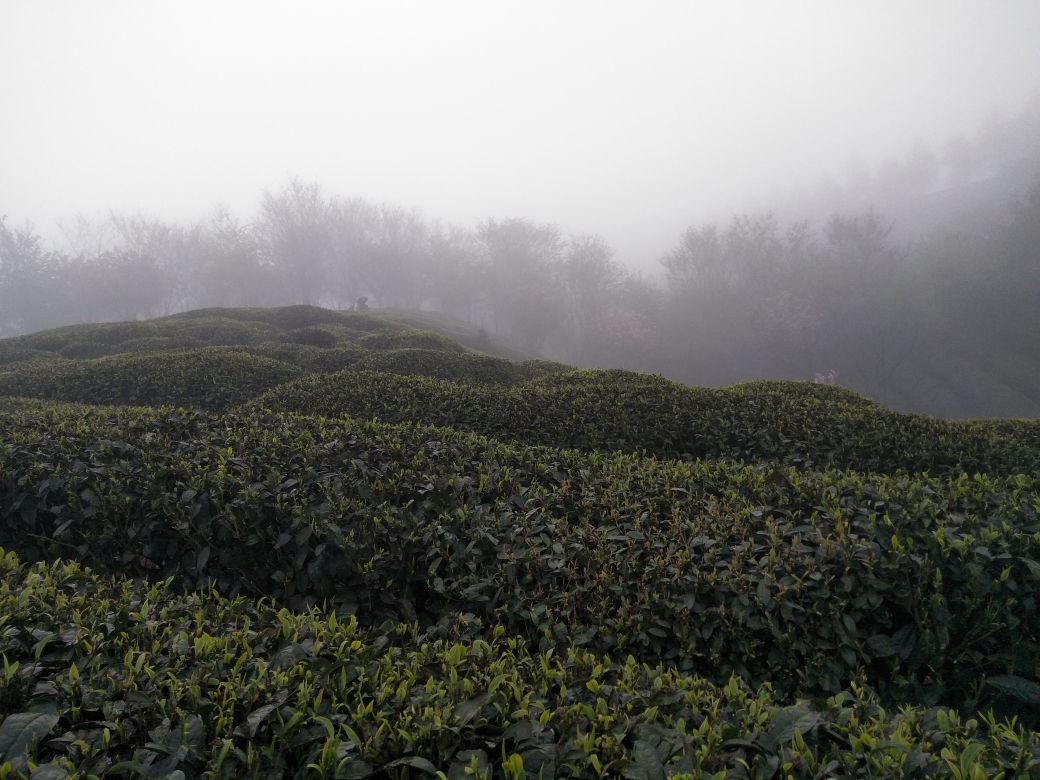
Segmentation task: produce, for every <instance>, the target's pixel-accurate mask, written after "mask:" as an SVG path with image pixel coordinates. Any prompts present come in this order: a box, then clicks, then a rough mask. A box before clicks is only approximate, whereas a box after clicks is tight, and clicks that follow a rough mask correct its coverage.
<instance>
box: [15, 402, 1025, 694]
mask: <svg viewBox="0 0 1040 780" xmlns="http://www.w3.org/2000/svg"><path fill="white" fill-rule="evenodd" d="M0 430H3V431H4V434H3V439H2V440H0V446H2V450H0V465H2V471H0V507H2V510H0V529H2V534H0V543H2V544H4V545H5V546H8V547H11V548H14V549H17V550H19V551H20V552H21V554H23V555H25V556H27V557H28V558H30V559H32V560H35V559H39V558H48V559H53V558H55V557H70V556H74V557H77V558H81V559H82V560H84V561H85V562H87V563H88V564H89V565H91V566H93V567H96V568H99V569H101V570H103V571H110V572H114V573H116V572H118V573H125V574H126V575H127V576H135V577H136V576H142V577H154V578H159V579H165V578H168V577H173V578H174V583H175V584H176V586H177V587H180V588H182V589H196V588H205V587H208V586H211V585H216V586H217V587H218V588H219V589H220V590H221V591H222V592H225V593H229V594H232V595H233V594H235V593H239V592H248V593H252V594H257V595H269V596H272V597H274V598H277V599H279V600H282V601H284V602H285V603H287V604H289V605H290V606H292V607H294V608H302V607H305V606H307V605H310V604H315V603H322V602H323V601H326V600H327V601H328V602H329V603H332V604H339V605H341V606H342V607H344V608H348V609H349V610H351V611H353V610H356V611H357V613H358V615H359V616H360V617H361V619H362V621H363V622H365V623H366V624H372V625H378V624H379V623H381V622H382V621H383V620H385V619H387V618H392V619H406V620H412V619H418V620H419V621H420V624H421V625H428V624H431V623H436V622H438V621H439V620H441V619H442V618H444V617H445V616H447V615H449V614H451V613H453V612H455V611H462V612H471V613H473V614H476V615H480V616H483V617H484V618H486V619H487V620H488V621H490V622H492V623H501V624H503V625H505V626H506V627H507V629H508V630H509V631H510V632H517V633H522V634H523V635H525V636H527V637H530V638H531V639H532V641H537V640H538V639H539V638H540V637H542V636H543V635H545V636H549V637H551V638H554V641H561V640H566V639H567V638H570V640H572V641H574V642H576V643H579V644H583V645H588V646H589V647H590V648H595V649H597V650H599V651H609V652H622V653H626V654H627V653H632V654H633V655H635V656H636V657H637V658H639V659H641V660H647V661H651V662H656V661H659V660H665V661H667V662H669V663H670V664H674V665H676V666H677V667H678V668H680V669H684V670H691V671H695V672H697V673H698V674H701V675H704V676H705V677H708V678H710V679H714V680H716V681H719V682H724V681H725V679H726V678H727V677H728V676H729V674H730V673H737V674H739V675H740V676H742V677H746V678H747V679H749V680H751V681H753V682H754V683H756V684H757V683H761V682H765V681H772V682H774V684H775V685H776V687H777V689H778V691H780V692H782V693H784V694H785V695H790V694H791V693H792V692H793V691H795V690H802V691H806V692H812V693H818V694H821V695H822V694H827V693H833V692H835V691H837V690H839V689H840V688H841V687H843V686H845V685H846V684H848V682H849V681H851V680H854V679H859V678H865V679H867V680H868V681H870V683H871V684H872V685H873V686H875V687H876V688H877V689H878V690H879V691H881V692H882V694H883V695H884V696H885V697H886V698H888V699H892V700H911V701H918V702H924V703H933V702H936V701H941V702H945V703H947V704H954V705H957V706H961V705H965V706H968V707H971V706H974V705H975V704H977V703H979V702H980V701H992V700H993V698H994V696H995V695H996V693H997V692H996V691H995V690H994V691H991V690H988V689H981V688H980V687H979V686H981V685H982V683H983V681H984V679H985V677H986V676H989V675H1006V674H1012V675H1016V676H1019V677H1022V678H1024V679H1036V678H1037V677H1038V676H1040V675H1037V665H1038V663H1040V651H1038V644H1037V643H1038V640H1040V637H1038V632H1040V619H1038V617H1037V614H1036V609H1037V598H1038V597H1040V565H1038V564H1037V563H1036V561H1037V560H1038V556H1040V521H1038V519H1037V511H1038V509H1040V496H1038V491H1040V483H1038V482H1037V480H1036V478H1035V477H1026V476H1022V475H1019V476H1016V477H1007V478H987V477H981V476H980V477H976V478H973V479H969V478H967V477H964V476H961V477H958V478H953V479H938V478H931V479H924V478H910V477H895V478H893V477H883V476H869V477H864V476H862V475H856V474H852V473H840V472H838V473H827V474H820V473H800V472H798V471H795V470H793V469H790V468H787V469H782V468H780V469H778V468H773V467H752V466H740V465H736V464H728V463H725V462H718V463H706V462H701V463H695V464H691V463H682V462H678V461H668V462H657V461H653V460H648V459H645V458H640V457H637V456H626V455H611V456H606V455H596V454H591V455H582V454H579V453H575V452H561V451H555V450H549V449H538V448H527V447H519V448H516V447H508V446H506V445H502V444H498V443H495V442H492V441H488V440H485V439H481V438H477V437H468V436H465V435H462V434H459V433H453V432H451V431H443V430H442V431H437V430H432V429H427V428H407V427H406V428H401V427H392V426H380V425H375V424H372V423H367V424H365V423H356V422H350V421H345V422H340V423H330V422H327V421H323V420H315V419H308V418H291V417H289V418H284V417H276V416H270V417H267V418H265V419H262V420H261V419H255V418H248V417H235V416H222V417H217V416H205V415H201V414H186V413H181V412H169V411H148V410H139V411H137V410H126V411H121V412H118V413H115V414H113V413H109V412H104V411H100V410H99V411H93V412H87V411H85V410H84V409H83V408H76V409H63V408H62V407H53V408H51V407H41V408H39V409H38V410H37V411H35V412H33V411H31V410H28V409H27V408H26V407H25V406H24V404H23V405H22V407H21V410H20V411H11V412H8V413H7V414H6V415H5V416H4V417H3V421H2V424H0ZM546 632H548V633H547V634H546ZM1027 709H1028V708H1027Z"/></svg>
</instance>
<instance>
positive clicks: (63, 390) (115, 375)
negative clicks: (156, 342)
mask: <svg viewBox="0 0 1040 780" xmlns="http://www.w3.org/2000/svg"><path fill="white" fill-rule="evenodd" d="M301 373H302V372H301V371H300V369H298V368H296V367H294V366H291V365H288V364H286V363H281V362H278V361H274V360H270V359H268V358H263V357H257V356H254V355H249V354H245V353H243V352H239V351H236V350H233V349H227V348H222V347H210V348H207V349H196V350H179V351H172V352H155V353H146V354H140V355H139V354H130V355H114V356H111V357H105V358H99V359H97V360H56V361H47V362H33V363H27V364H24V363H23V364H20V365H18V366H16V367H15V368H14V370H13V371H9V372H7V373H2V374H0V396H27V397H31V398H44V399H53V400H61V401H74V402H77V403H86V404H131V405H137V406H146V405H158V404H173V405H178V406H187V407H196V406H197V407H201V408H206V409H226V408H228V407H232V406H236V405H238V404H241V403H242V402H244V401H246V400H248V399H250V398H254V397H256V396H257V395H259V394H261V393H263V392H264V391H265V390H268V389H270V388H273V387H276V386H278V385H280V384H283V383H284V382H287V381H289V380H290V379H293V378H295V377H298V376H300V375H301Z"/></svg>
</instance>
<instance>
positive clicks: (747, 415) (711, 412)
mask: <svg viewBox="0 0 1040 780" xmlns="http://www.w3.org/2000/svg"><path fill="white" fill-rule="evenodd" d="M374 360H375V361H376V363H377V364H379V361H381V360H385V361H387V362H390V361H391V360H392V358H383V357H377V358H375V359H374ZM413 361H414V359H413ZM363 365H365V364H364V363H362V362H359V363H358V364H356V366H355V368H356V367H360V366H363ZM444 365H445V366H446V368H445V369H444V370H443V373H446V374H447V373H451V371H452V369H451V368H448V367H451V366H452V365H453V364H452V361H451V359H448V360H446V361H445V363H444ZM455 365H458V364H457V363H456V364H455ZM514 365H515V364H514ZM523 365H524V364H519V366H518V367H517V368H516V369H513V370H522V366H523ZM248 408H249V409H252V410H254V411H257V410H262V409H270V410H273V411H285V412H300V413H303V414H317V415H322V416H326V417H336V416H339V415H341V414H349V415H352V416H356V417H362V418H378V419H380V420H384V421H387V422H405V421H415V422H423V423H427V424H430V425H439V426H451V427H455V428H460V429H462V430H468V431H474V432H477V433H482V434H486V435H489V436H494V437H496V438H500V439H508V440H512V441H518V442H523V443H526V444H546V445H554V446H560V447H571V448H575V449H581V450H605V451H616V450H621V451H623V452H645V453H647V454H649V455H653V456H656V457H659V458H677V457H686V458H719V457H724V458H733V459H740V460H745V461H773V462H779V463H785V464H791V465H795V466H798V467H800V468H851V469H855V470H857V471H863V472H881V473H896V472H899V471H908V472H924V471H928V472H931V473H968V474H974V473H976V472H981V473H996V474H1013V473H1033V472H1036V471H1037V470H1040V421H1037V420H1015V421H1011V420H1006V421H967V422H953V421H947V420H939V419H936V418H931V417H924V416H921V415H909V414H900V413H898V412H893V411H891V410H888V409H885V408H884V407H882V406H880V405H878V404H876V403H874V402H872V401H869V400H867V399H865V398H863V397H862V396H859V395H857V394H856V393H853V392H851V391H849V390H844V389H842V388H837V387H832V386H826V385H816V384H811V383H808V382H774V381H761V382H747V383H744V384H739V385H734V386H732V387H726V388H719V389H712V388H692V387H686V386H684V385H680V384H678V383H676V382H671V381H669V380H667V379H664V378H662V377H657V376H650V375H646V374H638V373H636V372H632V371H604V370H587V371H569V372H555V373H547V374H546V375H544V376H541V377H538V378H535V379H533V380H530V381H528V382H526V383H522V384H519V385H516V386H513V387H509V388H505V387H482V386H479V385H474V384H469V383H465V382H452V381H445V380H442V379H437V378H431V377H422V376H393V375H390V374H386V373H377V372H358V371H348V372H344V373H339V374H334V375H331V376H308V377H304V378H302V379H299V380H296V381H294V382H290V383H287V384H285V385H283V386H280V387H277V388H275V389H273V390H271V391H270V392H269V393H267V394H266V395H264V396H262V397H260V398H259V399H257V400H256V401H254V402H253V403H251V404H250V405H249V407H248Z"/></svg>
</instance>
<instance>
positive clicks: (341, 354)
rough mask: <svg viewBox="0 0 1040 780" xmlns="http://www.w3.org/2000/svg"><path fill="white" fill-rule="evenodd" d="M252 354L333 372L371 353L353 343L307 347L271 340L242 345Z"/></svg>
mask: <svg viewBox="0 0 1040 780" xmlns="http://www.w3.org/2000/svg"><path fill="white" fill-rule="evenodd" d="M241 350H242V351H243V352H248V353H249V354H250V355H259V356H260V357H266V358H270V359H271V360H280V361H282V362H283V363H291V364H292V365H294V366H299V367H300V368H302V369H303V370H304V371H307V372H309V373H311V372H313V373H319V374H332V373H335V372H336V371H342V370H343V369H345V368H348V367H350V366H353V365H354V364H355V363H357V361H358V360H360V359H361V358H363V357H366V356H368V355H371V354H372V353H370V352H369V351H368V350H366V349H362V348H361V347H357V346H353V345H345V346H340V347H330V348H328V349H326V348H324V347H307V346H300V345H297V344H283V343H276V342H271V343H268V344H260V345H259V346H256V347H242V348H241Z"/></svg>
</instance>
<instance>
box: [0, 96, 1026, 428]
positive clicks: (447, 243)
mask: <svg viewBox="0 0 1040 780" xmlns="http://www.w3.org/2000/svg"><path fill="white" fill-rule="evenodd" d="M1038 176H1040V105H1034V106H1033V107H1031V108H1030V109H1029V110H1027V111H1025V112H1024V113H1023V114H1021V115H1020V116H1018V117H1014V118H1012V119H1010V120H1005V121H1004V122H1003V123H1000V122H991V123H990V124H988V125H987V126H985V127H984V128H983V129H982V130H981V131H980V132H979V134H978V135H977V136H976V137H975V138H974V139H971V140H965V139H959V140H957V141H955V142H952V143H951V145H950V146H949V148H948V149H946V150H945V151H944V152H942V153H937V152H934V151H932V150H930V149H928V148H927V147H924V146H922V145H920V144H918V145H915V146H914V147H913V148H912V149H911V150H910V152H909V153H908V154H907V155H906V156H905V158H904V159H903V160H897V161H892V162H890V163H886V164H885V165H883V166H881V167H880V168H879V169H878V171H877V173H876V175H873V176H871V175H868V174H862V175H860V176H859V177H858V178H857V177H856V176H853V177H851V178H849V179H847V180H846V181H844V182H841V183H837V182H833V181H832V182H829V183H825V184H824V185H821V186H820V187H819V188H818V189H817V190H816V191H814V192H812V193H809V194H802V195H798V196H792V197H791V198H790V199H788V201H786V202H784V203H783V204H781V207H780V208H779V210H778V211H776V212H769V211H761V212H753V213H747V214H741V215H738V216H734V217H733V218H732V219H731V220H729V221H728V222H722V223H710V224H697V225H692V226H691V227H689V229H687V230H686V231H685V232H684V233H683V234H682V235H681V236H679V237H677V242H676V244H675V246H674V248H673V249H672V250H671V251H669V252H668V253H667V254H666V255H665V256H664V257H662V258H660V262H661V264H662V268H663V271H664V276H663V280H652V279H650V278H648V277H646V276H644V275H641V274H639V273H636V272H634V271H632V270H631V269H629V268H627V267H625V266H624V265H622V264H621V263H620V262H618V261H617V260H616V259H615V257H614V253H613V250H612V249H611V247H610V245H609V243H608V242H607V240H606V239H604V238H603V237H601V236H596V235H574V236H567V235H564V234H563V233H562V232H561V231H560V229H559V228H558V227H557V226H556V225H554V224H546V223H540V222H536V221H532V220H529V219H522V218H508V219H502V218H488V219H486V220H484V221H482V222H479V223H478V224H477V225H476V226H475V227H473V228H472V229H467V228H463V227H458V226H449V225H444V224H441V223H439V222H437V221H431V220H429V219H427V218H425V217H424V216H423V215H422V214H421V213H420V212H418V211H416V210H408V209H405V208H401V207H396V206H388V205H378V204H375V203H372V202H370V201H367V200H365V199H363V198H358V197H353V198H345V197H341V196H338V195H335V194H331V193H327V192H325V191H324V190H323V188H322V187H321V185H320V184H318V183H312V182H305V181H301V180H298V179H293V180H290V181H289V182H288V183H287V184H285V185H284V186H283V187H281V188H276V189H272V190H268V191H265V192H263V193H262V195H261V197H260V201H259V207H258V209H257V211H256V213H255V214H254V215H253V216H252V218H251V219H249V220H248V221H242V220H239V219H237V218H236V217H234V216H232V215H230V214H229V213H227V212H226V211H225V210H221V209H218V210H216V211H214V212H213V213H212V214H210V215H209V216H208V217H207V218H205V219H203V220H201V221H199V222H196V223H192V224H171V223H167V222H164V221H162V220H159V219H153V218H149V217H146V216H143V215H139V214H138V215H112V216H110V217H109V218H107V219H105V220H103V221H100V222H90V221H88V220H83V219H80V220H79V221H77V222H75V223H73V224H70V225H66V229H65V238H66V240H65V242H64V243H63V244H61V245H60V246H55V247H49V246H47V245H45V243H44V241H43V240H42V239H41V238H40V236H39V235H38V234H37V233H36V232H35V231H34V229H33V227H32V226H31V225H26V226H18V225H13V224H10V222H9V221H6V220H4V221H0V337H6V336H11V335H17V334H20V333H27V332H32V331H36V330H40V329H43V328H49V327H55V326H61V325H67V324H73V323H80V322H89V321H109V320H127V319H140V318H148V317H155V316H161V315H166V314H170V313H173V312H177V311H183V310H186V309H193V308H202V307H213V306H275V305H284V304H315V305H321V306H326V307H330V308H336V309H345V308H349V307H351V306H352V304H353V303H354V301H355V300H357V299H358V297H360V296H362V295H364V296H367V297H368V298H369V299H370V305H375V306H378V307H381V308H390V309H423V310H428V311H435V312H442V313H444V314H445V315H449V316H451V317H455V318H458V319H461V320H465V321H468V322H470V323H473V324H475V325H477V326H480V327H483V328H485V329H486V330H487V331H488V332H494V333H496V334H498V335H500V336H502V337H505V338H508V339H510V340H512V341H513V342H515V343H516V344H517V345H519V346H521V347H523V348H525V349H527V350H529V351H530V352H531V353H535V354H539V355H543V356H546V357H551V358H555V359H560V360H564V361H566V362H569V363H573V364H577V365H587V366H592V365H597V366H612V367H628V368H635V369H639V370H645V371H653V372H658V373H663V374H665V375H666V376H668V377H671V378H674V379H678V380H680V381H683V382H686V383H689V384H699V385H719V384H728V383H733V382H737V381H741V380H746V379H753V378H761V377H777V378H796V379H806V380H814V379H815V380H817V381H828V382H837V383H840V384H842V385H845V386H848V387H850V388H853V389H855V390H858V391H860V392H862V393H864V394H866V395H868V396H870V397H872V398H875V399H877V400H879V401H881V402H882V403H884V404H886V405H889V406H892V407H895V408H898V409H902V410H908V411H922V412H929V413H933V414H939V415H946V416H981V415H1037V414H1040V350H1038V349H1037V344H1038V343H1040V341H1038V338H1040V310H1038V309H1037V306H1036V301H1037V300H1040V178H1038ZM806 214H808V215H810V216H811V217H812V219H811V220H810V221H800V220H799V219H797V218H796V217H798V216H803V215H806Z"/></svg>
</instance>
